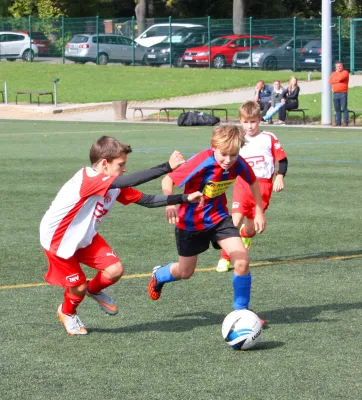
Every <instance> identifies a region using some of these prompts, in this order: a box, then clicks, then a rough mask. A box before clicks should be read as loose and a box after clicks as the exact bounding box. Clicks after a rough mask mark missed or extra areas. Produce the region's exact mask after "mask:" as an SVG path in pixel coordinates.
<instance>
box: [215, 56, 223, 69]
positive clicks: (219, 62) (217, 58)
mask: <svg viewBox="0 0 362 400" xmlns="http://www.w3.org/2000/svg"><path fill="white" fill-rule="evenodd" d="M212 65H213V66H214V67H215V68H217V69H220V68H224V67H225V57H224V56H220V55H218V56H215V58H214V61H213V62H212Z"/></svg>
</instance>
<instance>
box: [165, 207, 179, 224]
mask: <svg viewBox="0 0 362 400" xmlns="http://www.w3.org/2000/svg"><path fill="white" fill-rule="evenodd" d="M166 219H167V221H168V223H169V224H176V222H178V216H177V207H176V206H167V207H166Z"/></svg>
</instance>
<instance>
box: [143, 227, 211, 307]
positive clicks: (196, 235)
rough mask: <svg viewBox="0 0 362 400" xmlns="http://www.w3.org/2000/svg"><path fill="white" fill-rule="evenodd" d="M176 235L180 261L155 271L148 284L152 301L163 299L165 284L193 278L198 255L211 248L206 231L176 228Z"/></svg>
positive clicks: (161, 266) (160, 266)
mask: <svg viewBox="0 0 362 400" xmlns="http://www.w3.org/2000/svg"><path fill="white" fill-rule="evenodd" d="M175 235H176V245H177V251H178V255H179V261H178V262H177V263H175V262H171V263H169V264H167V265H158V266H156V267H155V268H154V269H153V274H152V278H151V280H150V282H149V284H148V295H149V297H150V298H151V299H152V300H158V299H159V298H160V297H161V291H162V288H163V286H164V284H165V283H169V282H174V281H177V280H180V279H189V278H191V276H192V275H193V273H194V271H195V268H196V263H197V255H198V254H200V253H202V252H204V251H205V250H207V249H208V248H209V243H210V240H209V235H208V233H207V232H205V231H196V232H189V231H185V230H182V229H178V228H177V227H176V229H175Z"/></svg>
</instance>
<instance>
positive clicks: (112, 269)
mask: <svg viewBox="0 0 362 400" xmlns="http://www.w3.org/2000/svg"><path fill="white" fill-rule="evenodd" d="M103 273H104V275H105V276H106V278H108V279H110V280H112V281H116V280H118V279H120V278H121V276H122V275H123V274H124V268H123V265H122V263H121V262H117V263H116V264H113V265H111V266H109V267H107V268H106V269H104V270H103Z"/></svg>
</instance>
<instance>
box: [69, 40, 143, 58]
mask: <svg viewBox="0 0 362 400" xmlns="http://www.w3.org/2000/svg"><path fill="white" fill-rule="evenodd" d="M97 38H99V43H98V44H97ZM133 46H134V60H135V62H136V63H144V61H145V52H146V50H147V48H146V47H143V46H141V45H139V44H138V43H136V42H133V41H132V39H130V38H128V37H125V36H122V35H115V34H111V33H102V34H99V35H98V36H97V35H89V34H82V35H75V36H73V38H72V39H71V40H70V41H69V42H68V43H67V44H66V46H65V58H66V59H67V60H70V61H74V62H76V63H78V64H84V63H86V62H87V61H92V62H97V49H98V62H99V64H101V65H106V64H107V63H108V62H122V63H124V64H131V63H132V60H133Z"/></svg>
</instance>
